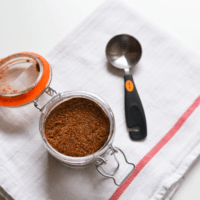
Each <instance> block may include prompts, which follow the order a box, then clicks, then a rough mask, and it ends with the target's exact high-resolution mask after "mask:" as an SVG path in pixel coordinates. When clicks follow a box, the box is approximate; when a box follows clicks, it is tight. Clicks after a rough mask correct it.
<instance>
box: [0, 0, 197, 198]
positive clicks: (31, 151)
mask: <svg viewBox="0 0 200 200" xmlns="http://www.w3.org/2000/svg"><path fill="white" fill-rule="evenodd" d="M122 33H126V34H130V35H133V36H134V37H135V38H137V39H138V40H139V41H140V42H141V45H142V48H143V55H142V58H141V60H140V62H139V63H138V64H137V65H136V66H135V67H134V68H133V69H132V70H131V73H132V74H133V77H134V81H135V84H136V87H137V89H138V92H139V95H140V97H141V100H142V102H143V106H144V110H145V113H146V119H147V128H148V135H147V138H146V139H145V140H143V141H137V142H136V141H131V140H130V138H129V134H128V131H127V128H126V123H125V115H124V81H123V75H124V73H123V71H121V70H118V69H115V68H114V67H112V66H111V65H110V64H108V62H107V61H106V57H105V47H106V44H107V42H108V41H109V40H110V38H112V37H113V36H115V35H117V34H122ZM36 53H37V52H36ZM45 58H46V59H47V60H48V62H49V63H50V65H51V67H52V71H53V80H52V83H51V87H52V88H53V89H55V90H57V92H64V91H71V90H85V91H90V92H93V93H95V94H97V95H99V96H100V97H102V98H103V99H105V100H106V101H107V103H108V104H109V105H110V106H111V108H112V110H113V112H114V115H115V121H116V134H115V139H114V143H113V145H114V146H116V147H119V148H120V149H122V150H123V151H124V152H125V154H126V156H127V159H128V161H129V162H133V163H135V164H136V170H135V171H134V172H133V173H132V174H131V175H130V176H129V178H128V179H127V180H126V181H125V183H124V184H123V185H121V186H120V187H117V186H115V184H114V182H113V180H112V179H109V178H105V177H103V176H101V175H100V174H99V173H98V172H97V170H96V168H95V166H90V167H87V168H84V169H70V168H67V167H66V166H64V165H62V164H61V163H59V162H58V161H57V160H55V159H54V158H53V157H52V156H50V155H49V154H48V153H47V151H46V150H45V148H44V145H43V142H42V139H41V136H40V133H39V116H40V112H39V111H38V110H37V109H35V107H34V106H33V104H30V105H27V106H23V107H20V108H4V107H1V108H0V186H1V187H2V188H3V189H4V190H5V191H6V192H7V193H8V194H9V195H10V196H12V197H13V199H15V200H36V199H42V200H55V199H56V200H63V199H67V200H79V199H81V200H86V199H87V200H88V199H91V200H93V199H95V200H105V199H110V200H114V199H120V200H127V199H136V200H159V199H170V198H171V197H172V195H173V194H174V192H175V191H176V190H177V189H178V187H179V186H180V184H181V182H182V181H183V179H184V175H185V173H186V172H187V171H188V170H189V168H190V166H191V165H192V164H193V162H194V161H195V160H196V159H197V157H198V155H199V152H200V134H199V130H200V126H199V123H198V121H199V118H200V106H199V104H200V96H199V95H200V81H199V74H200V67H199V65H200V59H199V58H198V56H196V55H194V54H193V52H190V51H188V50H187V49H186V48H185V47H183V46H182V45H180V44H179V43H178V42H176V41H175V40H174V39H172V38H170V37H169V36H168V35H166V34H165V33H164V32H162V31H160V30H159V29H157V28H156V27H154V26H153V25H152V24H151V23H149V22H148V21H147V20H145V19H144V18H143V17H141V16H140V15H139V14H138V13H136V12H135V11H133V10H131V9H129V8H128V7H126V6H124V5H123V4H122V3H121V2H119V1H116V0H108V1H106V2H105V3H104V4H103V5H102V6H101V7H99V8H98V9H97V10H96V11H95V12H94V13H93V14H92V15H91V16H90V17H89V18H88V19H86V20H85V21H84V22H83V23H82V24H81V25H80V26H79V27H77V28H76V29H75V30H74V31H73V32H72V33H70V34H69V35H68V36H67V37H66V38H64V40H63V41H62V42H61V43H59V44H58V45H57V46H56V47H55V48H54V49H53V50H52V51H51V52H50V53H49V54H48V55H46V56H45ZM120 161H122V162H123V159H121V158H120ZM128 170H129V166H128V165H124V167H123V168H122V167H121V172H122V171H123V172H126V173H128Z"/></svg>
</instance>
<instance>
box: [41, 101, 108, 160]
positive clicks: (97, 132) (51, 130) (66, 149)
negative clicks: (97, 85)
mask: <svg viewBox="0 0 200 200" xmlns="http://www.w3.org/2000/svg"><path fill="white" fill-rule="evenodd" d="M109 131H110V122H109V119H108V117H107V115H106V114H105V113H104V111H103V110H102V109H101V108H100V106H99V105H97V104H96V103H94V102H93V101H91V100H87V99H84V98H73V99H70V100H68V101H65V102H64V103H62V104H60V105H59V106H57V107H56V108H55V109H53V110H52V111H51V113H50V114H49V116H48V117H47V119H46V124H45V136H46V139H47V141H48V142H49V144H50V145H51V146H52V147H53V148H54V149H55V150H57V151H58V152H60V153H62V154H65V155H67V156H72V157H82V156H87V155H90V154H93V153H95V152H96V151H98V150H99V149H100V148H101V147H102V146H103V145H104V144H105V143H106V141H107V139H108V135H109Z"/></svg>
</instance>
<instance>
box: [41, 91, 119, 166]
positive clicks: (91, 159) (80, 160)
mask: <svg viewBox="0 0 200 200" xmlns="http://www.w3.org/2000/svg"><path fill="white" fill-rule="evenodd" d="M72 98H85V99H88V100H91V101H93V102H95V103H96V104H98V105H99V106H100V107H101V108H102V109H103V111H104V112H105V113H106V115H107V116H108V118H109V121H110V132H109V136H108V139H107V142H106V143H105V144H104V146H103V147H102V148H101V149H100V150H98V151H97V152H95V153H94V154H91V155H89V156H85V157H70V156H66V155H64V154H61V153H59V152H58V151H56V150H55V149H54V148H52V147H51V145H50V144H49V143H48V141H47V139H46V137H45V123H46V119H47V117H48V115H49V114H50V112H51V111H52V110H53V109H54V108H55V107H57V106H58V105H59V104H61V103H63V102H65V101H67V100H70V99H72ZM39 127H40V133H41V136H42V139H43V142H44V144H45V147H46V148H47V150H48V152H49V153H50V154H51V155H52V156H54V157H55V158H57V159H58V160H59V161H61V162H62V163H63V164H65V165H67V166H69V167H74V168H77V167H86V166H88V165H91V164H93V163H95V162H96V161H97V160H98V158H99V156H103V155H104V154H105V153H106V151H107V150H108V149H109V148H110V145H111V144H112V142H113V139H114V134H115V119H114V115H113V112H112V110H111V108H110V106H109V105H108V104H107V103H106V102H105V101H104V100H103V99H102V98H100V97H99V96H97V95H95V94H93V93H90V92H86V91H72V92H64V93H60V94H58V95H56V96H54V97H53V98H52V99H51V100H50V101H49V102H48V103H47V104H46V105H45V106H44V108H43V110H42V113H41V116H40V122H39Z"/></svg>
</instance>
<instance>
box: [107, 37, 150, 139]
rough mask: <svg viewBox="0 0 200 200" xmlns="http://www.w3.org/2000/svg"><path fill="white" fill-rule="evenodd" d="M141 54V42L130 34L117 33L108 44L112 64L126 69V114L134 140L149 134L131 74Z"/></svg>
mask: <svg viewBox="0 0 200 200" xmlns="http://www.w3.org/2000/svg"><path fill="white" fill-rule="evenodd" d="M141 55H142V47H141V45H140V43H139V42H138V40H136V39H135V38H134V37H132V36H130V35H126V34H122V35H117V36H115V37H113V38H112V39H111V40H110V41H109V42H108V44H107V46H106V57H107V60H108V61H109V62H110V64H111V65H113V66H115V67H117V68H119V69H124V71H125V75H124V82H125V116H126V124H127V127H128V128H129V135H130V138H131V139H132V140H141V139H144V138H145V137H146V136H147V126H146V118H145V113H144V110H143V106H142V103H141V100H140V97H139V95H138V92H137V90H136V87H135V84H134V82H133V77H132V75H131V74H130V68H131V67H133V66H135V65H136V64H137V63H138V61H139V60H140V58H141Z"/></svg>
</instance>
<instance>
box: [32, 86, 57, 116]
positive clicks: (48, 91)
mask: <svg viewBox="0 0 200 200" xmlns="http://www.w3.org/2000/svg"><path fill="white" fill-rule="evenodd" d="M45 93H47V94H48V95H49V96H54V95H56V94H57V92H56V91H55V90H54V89H52V88H51V87H48V88H47V89H46V90H45ZM33 103H34V106H35V107H36V108H37V109H38V110H39V111H40V112H42V109H43V107H42V108H40V107H39V105H38V103H37V100H35V101H33Z"/></svg>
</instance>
